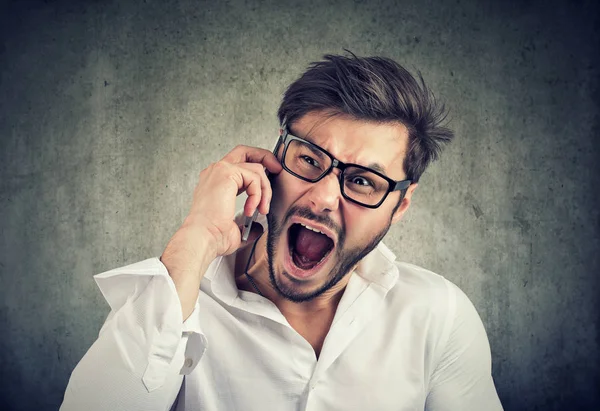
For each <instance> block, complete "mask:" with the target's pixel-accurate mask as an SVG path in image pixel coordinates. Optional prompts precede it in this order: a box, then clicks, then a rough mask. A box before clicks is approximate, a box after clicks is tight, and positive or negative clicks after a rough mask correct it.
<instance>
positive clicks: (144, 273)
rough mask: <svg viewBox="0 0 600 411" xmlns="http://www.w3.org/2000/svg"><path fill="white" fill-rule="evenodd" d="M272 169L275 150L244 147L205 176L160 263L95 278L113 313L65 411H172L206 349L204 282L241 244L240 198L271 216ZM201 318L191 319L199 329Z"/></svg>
mask: <svg viewBox="0 0 600 411" xmlns="http://www.w3.org/2000/svg"><path fill="white" fill-rule="evenodd" d="M265 167H266V168H267V169H268V170H269V171H270V172H271V173H279V172H280V171H281V165H280V164H279V162H278V161H277V159H276V158H275V156H274V155H273V154H272V153H271V152H269V151H267V150H263V149H258V148H251V147H244V146H238V147H236V148H235V149H234V150H232V151H231V152H230V153H229V154H227V155H226V156H225V157H224V158H223V160H221V161H219V162H217V163H214V164H212V165H210V166H209V167H208V168H206V169H205V170H203V171H202V172H201V173H200V181H199V183H198V185H197V186H196V189H195V191H194V198H193V202H192V207H191V210H190V212H189V215H188V216H187V217H186V219H185V221H184V223H183V225H182V226H181V227H180V228H179V229H178V230H177V232H176V233H175V234H174V235H173V237H172V238H171V240H170V241H169V243H168V244H167V247H166V248H165V250H164V252H163V254H162V256H161V259H160V261H159V260H158V259H150V260H146V261H144V262H141V263H138V264H134V265H131V266H128V267H123V268H121V269H117V270H112V271H109V272H107V273H103V274H99V275H97V276H96V277H95V278H96V281H97V283H98V286H99V287H100V289H101V290H102V293H103V294H104V296H105V298H106V300H107V301H108V303H109V305H110V306H111V313H110V314H109V316H108V319H107V320H106V322H105V324H104V326H103V327H102V329H101V331H100V335H99V337H98V339H97V340H96V342H95V343H94V344H93V345H92V347H91V348H90V349H89V351H88V352H87V353H86V354H85V356H84V357H83V358H82V359H81V361H80V362H79V364H78V365H77V367H76V368H75V370H74V371H73V373H72V375H71V378H70V380H69V384H68V386H67V390H66V392H65V397H64V401H63V404H62V406H61V410H62V411H70V410H86V411H106V410H111V411H119V410H123V411H125V410H127V411H136V410H140V411H141V410H144V411H158V410H161V411H162V410H169V408H170V407H171V405H172V404H173V402H174V401H175V398H176V397H177V393H178V392H179V389H180V387H181V382H182V380H183V375H185V374H187V373H189V372H191V370H192V369H193V368H194V367H195V365H196V364H197V362H198V360H199V359H200V356H201V355H202V353H203V352H204V349H205V348H206V339H205V338H204V336H203V335H202V333H201V332H200V330H199V329H198V328H197V326H196V327H195V328H194V327H191V326H188V324H187V322H188V321H187V319H188V317H190V316H191V314H192V312H194V311H195V310H201V309H200V308H199V307H197V299H198V293H199V288H200V282H201V280H202V278H203V276H204V274H205V272H206V270H207V268H208V266H209V265H210V263H211V262H212V261H213V260H214V259H215V258H216V257H218V256H222V255H226V254H230V253H233V252H235V250H237V249H238V248H239V247H240V245H241V233H240V229H239V227H238V226H237V225H236V224H235V222H234V214H235V198H236V196H237V195H238V194H240V193H242V192H244V191H245V192H247V194H248V199H247V200H246V203H245V206H244V213H245V214H246V215H247V216H251V215H252V214H253V213H254V211H255V210H256V209H258V210H259V211H260V212H263V213H267V212H268V209H269V203H270V200H271V188H270V185H269V182H268V179H267V177H266V174H265V171H264V168H265ZM196 317H197V315H195V316H194V317H193V318H190V321H192V323H194V324H195V323H197V321H195V320H196V319H197V318H196ZM188 342H189V343H190V344H188ZM188 345H189V347H188ZM188 360H189V361H188Z"/></svg>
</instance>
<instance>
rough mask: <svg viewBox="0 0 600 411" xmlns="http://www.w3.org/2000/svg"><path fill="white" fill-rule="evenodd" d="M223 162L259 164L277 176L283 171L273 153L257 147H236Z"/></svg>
mask: <svg viewBox="0 0 600 411" xmlns="http://www.w3.org/2000/svg"><path fill="white" fill-rule="evenodd" d="M223 160H225V161H228V162H230V163H259V164H262V165H263V167H265V168H266V169H267V170H269V172H270V173H273V174H279V173H280V172H281V170H282V169H283V168H282V167H281V164H280V163H279V160H277V157H275V155H273V153H271V152H270V151H268V150H265V149H264V148H258V147H249V146H241V145H240V146H237V147H235V148H234V149H233V150H231V151H230V152H229V153H228V154H227V155H226V156H225V157H223Z"/></svg>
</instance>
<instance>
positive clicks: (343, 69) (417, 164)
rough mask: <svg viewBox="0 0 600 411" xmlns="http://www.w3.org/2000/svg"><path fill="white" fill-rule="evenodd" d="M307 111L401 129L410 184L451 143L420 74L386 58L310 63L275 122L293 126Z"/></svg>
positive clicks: (440, 110)
mask: <svg viewBox="0 0 600 411" xmlns="http://www.w3.org/2000/svg"><path fill="white" fill-rule="evenodd" d="M311 111H325V112H327V113H328V114H331V115H339V114H342V115H349V116H351V117H352V118H355V119H358V120H367V121H375V122H393V121H399V122H401V123H402V124H404V125H405V126H406V127H407V129H408V133H409V134H408V152H407V155H406V157H405V159H404V171H405V172H406V174H407V178H408V179H410V180H412V181H413V182H415V183H416V182H418V181H419V178H420V177H421V174H423V171H425V168H426V167H427V166H428V165H429V163H430V162H431V161H433V160H435V159H437V157H438V155H439V153H440V151H441V148H442V145H443V144H444V143H448V142H449V141H450V140H452V138H453V137H454V134H453V132H452V131H451V130H450V129H448V128H446V127H444V126H442V123H443V122H444V120H445V118H446V110H445V108H444V105H443V104H440V103H439V102H438V101H436V99H435V96H434V95H433V93H432V92H431V91H430V90H429V89H428V88H427V86H426V85H425V82H424V80H423V77H422V76H421V73H418V80H417V79H415V77H413V76H412V75H411V74H410V73H409V72H408V71H407V70H406V69H405V68H404V67H402V66H401V65H400V64H398V63H396V62H395V61H393V60H391V59H388V58H385V57H357V56H356V55H354V54H353V53H350V55H349V56H340V55H332V54H327V55H325V56H324V57H323V60H322V61H316V62H313V63H311V64H310V65H309V67H308V70H307V71H306V72H305V73H304V74H303V75H302V76H301V77H300V78H299V79H298V80H296V81H295V82H294V83H292V84H291V85H290V86H289V87H288V89H287V90H286V92H285V94H284V96H283V101H282V102H281V106H280V107H279V111H278V112H277V116H278V117H279V122H280V124H282V125H283V124H287V125H292V124H293V123H294V122H295V121H296V120H299V119H300V118H301V117H302V116H304V115H305V114H307V113H309V112H311Z"/></svg>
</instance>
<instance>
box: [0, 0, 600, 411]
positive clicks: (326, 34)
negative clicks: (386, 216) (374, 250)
mask: <svg viewBox="0 0 600 411" xmlns="http://www.w3.org/2000/svg"><path fill="white" fill-rule="evenodd" d="M594 3H595V2H593V1H577V2H567V1H564V2H559V1H551V2H548V1H544V2H542V1H526V2H519V1H515V0H513V1H491V0H489V1H475V0H462V1H461V0H455V1H433V0H427V1H408V0H406V1H383V0H382V1H372V2H371V1H363V2H349V1H341V0H339V1H332V2H321V1H306V2H291V1H261V2H259V1H256V2H253V1H246V2H243V1H222V2H218V1H211V2H209V1H191V0H182V1H151V0H148V1H106V2H103V1H89V2H83V1H74V2H68V1H45V2H41V1H40V2H31V1H30V2H25V1H19V2H17V1H9V2H3V5H2V9H1V10H2V11H1V17H0V30H1V36H2V43H1V44H0V138H1V140H0V156H1V157H0V173H1V180H0V215H1V219H0V230H1V235H0V279H1V286H0V332H1V338H0V364H1V365H0V373H1V384H0V398H1V404H0V408H2V409H3V410H53V409H56V408H57V407H58V404H59V403H60V402H61V400H62V395H63V391H64V388H65V386H66V383H67V379H68V377H69V375H70V372H71V370H72V369H73V367H74V366H75V364H76V363H77V361H78V360H79V359H80V358H81V357H82V355H83V354H84V353H85V351H86V350H87V349H88V347H89V346H90V345H91V343H92V342H93V341H94V339H95V338H96V336H97V333H98V330H99V328H100V326H101V324H102V322H103V320H104V318H105V316H106V315H107V312H108V307H107V305H106V304H105V302H104V301H103V299H102V297H101V295H100V293H99V291H98V290H97V288H96V287H95V285H94V282H93V280H92V275H93V274H95V273H98V272H101V271H104V270H107V269H110V268H114V267H117V266H120V265H123V264H126V263H132V262H135V261H138V260H141V259H144V258H147V257H150V256H155V255H159V254H160V252H161V251H162V248H163V247H164V245H165V243H166V241H167V240H168V238H169V237H170V235H171V234H172V233H173V232H174V230H175V229H176V228H177V227H178V225H179V224H180V222H181V221H182V219H183V217H184V216H185V214H186V212H187V209H188V206H189V204H190V198H191V193H192V190H193V187H194V185H195V183H196V179H197V175H198V173H199V172H200V170H201V169H202V168H203V167H205V166H206V165H207V164H208V163H209V162H211V161H214V160H216V159H218V158H220V157H221V156H222V155H224V154H225V153H226V152H227V151H229V149H230V148H232V147H233V146H234V145H236V144H238V143H244V144H251V145H258V146H262V147H271V146H272V144H273V142H274V140H275V138H276V134H277V122H276V118H275V111H276V109H277V107H278V103H279V100H280V97H281V94H282V92H283V91H284V88H285V86H286V85H287V84H289V83H290V82H291V81H292V80H293V79H295V78H296V77H297V76H298V75H299V74H300V73H301V72H302V70H303V69H304V68H305V67H306V65H307V64H308V63H309V62H310V61H312V60H315V59H318V58H319V57H320V56H321V55H323V54H324V53H326V52H335V53H339V52H342V51H343V50H342V49H343V48H348V49H351V50H352V51H354V52H355V53H357V54H359V55H375V54H382V55H386V56H388V57H392V58H394V59H396V60H398V61H399V62H401V63H402V64H404V65H406V66H407V67H408V68H410V69H411V70H413V71H414V70H416V69H419V70H421V71H422V72H423V75H424V76H425V78H426V79H427V80H428V82H429V83H430V85H431V86H432V88H433V89H434V90H436V91H437V93H438V94H439V95H440V96H441V97H443V98H444V99H445V100H446V101H447V102H448V105H449V106H450V108H451V110H452V114H451V126H452V127H453V128H454V129H455V130H456V132H457V136H458V137H457V139H456V141H455V143H454V144H453V145H452V146H450V147H449V148H448V150H447V151H446V152H445V153H444V156H443V158H442V159H441V161H439V162H438V163H436V164H435V165H434V166H433V167H432V168H431V169H430V170H429V171H428V172H427V173H426V174H425V176H424V177H423V179H422V182H421V185H420V187H419V189H418V191H417V194H416V197H415V201H414V203H413V207H412V208H411V210H410V211H409V213H408V216H407V218H406V219H405V220H404V221H403V222H401V223H400V224H399V225H398V226H397V227H394V228H393V229H392V230H391V231H390V234H389V235H388V239H387V242H388V243H389V244H390V245H391V246H392V248H393V249H394V250H395V251H396V252H397V253H398V255H399V257H400V258H401V259H403V260H406V261H410V262H413V263H416V264H419V265H422V266H425V267H427V268H430V269H432V270H434V271H436V272H439V273H441V274H443V275H445V276H446V277H447V278H449V279H451V280H452V281H454V282H455V283H457V284H458V285H459V286H460V287H462V288H463V289H464V290H465V292H467V294H468V295H469V296H470V297H471V299H472V301H473V302H474V304H475V306H476V307H477V308H478V310H479V312H480V314H481V317H482V319H483V321H484V323H485V325H486V328H487V330H488V334H489V338H490V342H491V346H492V351H493V374H494V378H495V380H496V384H497V388H498V391H499V394H500V397H501V399H502V401H503V403H504V405H505V407H506V409H507V410H544V411H548V410H567V409H568V410H571V409H573V410H598V409H600V394H599V393H598V387H599V386H600V384H599V382H600V381H599V367H598V365H599V364H600V361H599V358H598V357H599V354H598V342H599V331H598V327H599V315H598V291H599V284H598V283H599V280H598V274H599V272H600V257H599V254H600V247H599V246H600V240H599V231H600V218H599V217H600V215H599V212H598V204H600V198H599V197H600V196H599V194H598V193H599V190H598V186H599V185H600V174H599V171H600V170H599V165H598V164H599V163H598V158H599V156H600V144H599V141H598V133H599V122H598V120H599V97H600V94H599V84H598V77H599V76H598V75H599V71H600V70H599V66H598V63H599V58H598V50H599V49H600V48H599V45H600V36H599V32H598V27H599V25H598V23H599V19H598V12H597V8H596V7H595V4H594Z"/></svg>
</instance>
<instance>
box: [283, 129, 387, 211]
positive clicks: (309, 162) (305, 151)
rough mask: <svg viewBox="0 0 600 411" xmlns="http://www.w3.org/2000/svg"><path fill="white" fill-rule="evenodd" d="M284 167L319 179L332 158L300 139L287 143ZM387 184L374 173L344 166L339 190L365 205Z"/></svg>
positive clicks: (381, 194)
mask: <svg viewBox="0 0 600 411" xmlns="http://www.w3.org/2000/svg"><path fill="white" fill-rule="evenodd" d="M283 161H284V164H285V166H286V167H287V168H288V169H290V170H291V171H292V172H293V173H295V174H297V175H299V176H300V177H303V178H305V179H307V180H312V181H315V180H318V179H319V178H321V177H322V176H323V175H324V174H325V173H327V171H328V170H329V168H330V167H331V162H332V160H331V157H329V156H328V155H327V154H325V153H324V152H323V151H321V150H319V149H318V148H317V147H315V146H312V145H309V144H306V143H304V142H302V141H299V140H292V141H290V142H289V145H288V147H287V151H286V153H285V158H284V159H283ZM388 188H389V183H388V181H387V180H385V179H384V178H382V177H381V176H378V175H377V174H375V173H373V172H371V171H367V170H364V169H362V168H359V167H353V166H350V167H346V169H344V171H343V185H342V190H343V192H344V194H345V195H346V196H348V197H349V198H351V199H353V200H355V201H357V202H359V203H362V204H367V205H375V204H377V203H379V202H380V201H381V199H382V198H383V197H384V196H385V195H386V193H387V192H388Z"/></svg>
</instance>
